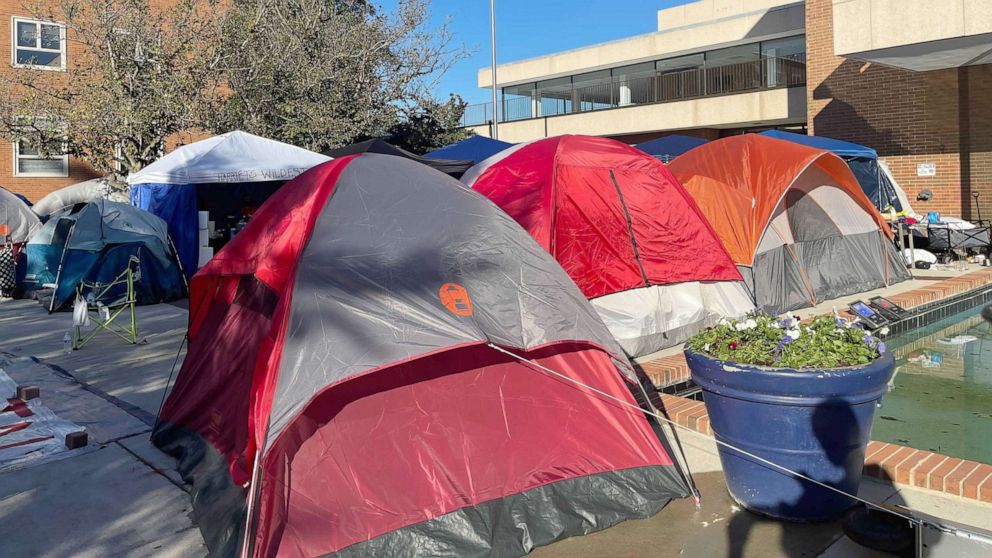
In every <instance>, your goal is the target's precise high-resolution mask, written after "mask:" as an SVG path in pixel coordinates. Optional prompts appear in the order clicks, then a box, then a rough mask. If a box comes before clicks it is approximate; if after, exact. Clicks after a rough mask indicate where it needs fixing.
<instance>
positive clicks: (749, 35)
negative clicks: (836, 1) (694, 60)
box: [479, 0, 805, 88]
mask: <svg viewBox="0 0 992 558" xmlns="http://www.w3.org/2000/svg"><path fill="white" fill-rule="evenodd" d="M740 2H745V3H748V2H755V3H772V4H779V3H780V2H771V1H770V0H764V1H763V0H737V3H740ZM703 4H705V5H707V6H711V5H716V4H720V2H719V1H718V0H705V2H703ZM804 25H805V19H804V17H803V5H802V4H801V3H799V4H789V5H788V6H787V7H782V8H779V9H773V10H771V11H758V12H751V13H747V14H742V15H740V16H739V17H734V18H730V19H724V20H719V21H714V22H711V23H707V24H702V25H690V26H683V27H679V28H677V29H670V30H667V31H664V32H659V33H649V34H646V35H639V36H637V37H631V38H629V39H622V40H619V41H612V42H609V43H601V44H598V45H592V46H589V47H585V48H579V49H575V50H569V51H565V52H559V53H556V54H552V55H549V56H541V57H538V58H531V59H529V60H521V61H519V62H511V63H508V64H501V65H500V66H499V67H498V68H497V77H498V78H499V85H500V86H506V85H513V84H517V83H527V82H530V81H536V80H542V79H550V78H553V77H559V76H567V75H572V74H577V73H582V72H588V71H593V70H598V69H604V68H614V67H618V66H624V65H627V64H635V63H637V62H642V61H647V60H656V59H658V58H665V57H669V56H678V55H680V54H686V53H691V52H700V51H704V50H711V49H713V48H720V47H723V46H731V45H735V44H743V43H752V42H756V41H759V40H762V39H769V38H775V37H784V36H789V35H797V34H800V33H802V31H803V27H804ZM491 86H492V69H491V68H483V69H481V70H479V87H483V88H488V87H491Z"/></svg>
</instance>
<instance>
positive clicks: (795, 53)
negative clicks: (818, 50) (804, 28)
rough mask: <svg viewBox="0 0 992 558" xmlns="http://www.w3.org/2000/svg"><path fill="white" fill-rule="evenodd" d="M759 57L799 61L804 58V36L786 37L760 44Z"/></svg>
mask: <svg viewBox="0 0 992 558" xmlns="http://www.w3.org/2000/svg"><path fill="white" fill-rule="evenodd" d="M761 55H762V56H770V57H775V58H791V59H793V60H800V59H803V58H805V56H806V36H805V35H798V36H796V37H786V38H784V39H776V40H774V41H763V42H762V43H761Z"/></svg>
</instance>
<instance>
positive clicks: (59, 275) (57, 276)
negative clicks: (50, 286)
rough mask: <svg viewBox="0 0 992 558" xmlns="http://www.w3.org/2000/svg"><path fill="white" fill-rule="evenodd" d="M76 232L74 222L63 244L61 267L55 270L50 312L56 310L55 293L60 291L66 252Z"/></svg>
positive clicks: (60, 259) (49, 304)
mask: <svg viewBox="0 0 992 558" xmlns="http://www.w3.org/2000/svg"><path fill="white" fill-rule="evenodd" d="M74 232H76V223H75V222H74V223H73V224H72V227H71V228H70V229H69V234H67V235H66V237H65V244H63V245H62V257H61V258H59V269H58V271H56V272H55V290H54V291H53V292H52V300H51V301H50V302H49V303H48V313H49V314H51V313H52V312H54V311H55V294H56V293H58V291H59V282H60V281H61V280H62V266H63V265H64V264H65V253H66V251H68V250H69V242H71V241H72V233H74Z"/></svg>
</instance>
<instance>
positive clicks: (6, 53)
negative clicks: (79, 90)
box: [0, 0, 97, 202]
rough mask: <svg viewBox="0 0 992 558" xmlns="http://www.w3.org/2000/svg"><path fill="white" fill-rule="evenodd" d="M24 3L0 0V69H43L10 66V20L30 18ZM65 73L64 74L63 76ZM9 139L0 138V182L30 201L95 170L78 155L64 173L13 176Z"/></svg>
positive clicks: (71, 49)
mask: <svg viewBox="0 0 992 558" xmlns="http://www.w3.org/2000/svg"><path fill="white" fill-rule="evenodd" d="M25 5H28V6H32V5H33V4H31V3H29V2H24V1H23V0H0V71H2V72H37V71H44V70H28V69H15V68H13V67H12V66H11V61H12V50H13V40H12V37H11V31H12V27H13V25H12V22H11V19H12V18H13V17H15V16H17V17H24V18H29V19H30V18H31V10H29V9H26V8H25ZM67 46H68V51H67V52H66V65H67V66H69V65H71V64H72V59H73V56H78V54H79V45H78V44H75V43H73V42H71V41H69V42H68V45H67ZM67 77H68V76H67ZM12 147H13V146H12V145H11V143H10V142H7V141H4V140H0V186H2V187H4V188H6V189H8V190H10V191H12V192H17V193H19V194H23V195H24V196H25V197H27V198H28V199H29V200H31V201H32V202H36V201H38V200H39V199H41V198H42V197H43V196H44V195H45V194H47V193H49V192H51V191H53V190H58V189H59V188H63V187H65V186H68V185H70V184H75V183H77V182H82V181H84V180H89V179H90V178H94V177H96V176H97V174H96V173H95V172H94V171H93V169H92V168H90V166H89V165H87V164H86V163H85V162H83V161H80V160H78V159H70V160H69V176H68V177H58V178H49V177H30V178H28V177H15V176H14V151H13V149H12Z"/></svg>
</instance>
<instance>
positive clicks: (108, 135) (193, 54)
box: [0, 0, 223, 176]
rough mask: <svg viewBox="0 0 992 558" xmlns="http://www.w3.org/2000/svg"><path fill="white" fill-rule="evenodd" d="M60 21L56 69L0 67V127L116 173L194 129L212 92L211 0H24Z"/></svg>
mask: <svg viewBox="0 0 992 558" xmlns="http://www.w3.org/2000/svg"><path fill="white" fill-rule="evenodd" d="M26 7H27V9H28V10H29V11H30V13H32V15H33V17H35V18H37V19H39V20H42V21H50V22H57V23H60V24H63V25H64V26H65V34H64V35H65V39H66V40H67V42H68V52H69V54H68V57H67V58H68V60H67V64H66V68H65V70H66V71H65V72H59V71H41V70H39V69H36V68H31V67H30V66H32V65H34V64H32V62H34V61H32V60H28V61H25V62H27V63H26V64H22V65H23V66H28V67H23V68H15V69H13V70H11V71H9V72H4V73H3V75H0V136H3V137H5V138H6V139H9V140H15V141H24V142H28V143H29V144H30V145H32V146H33V147H34V148H36V149H39V150H40V151H42V153H43V154H46V155H52V154H54V153H58V152H61V151H62V150H63V149H65V150H67V151H68V152H69V154H71V155H74V156H77V157H80V158H83V159H84V160H86V161H87V162H89V163H90V164H91V165H93V166H94V167H95V168H96V169H97V170H98V171H100V172H104V173H108V174H117V175H118V176H122V175H126V174H127V173H129V172H133V171H135V170H138V169H140V168H141V167H143V166H145V165H147V164H148V163H150V162H152V161H154V160H155V159H157V158H158V157H160V156H161V154H162V153H163V152H164V149H165V148H166V145H167V143H169V142H178V141H181V134H182V133H184V132H190V131H195V130H199V129H203V126H204V124H205V122H206V120H207V116H208V115H209V114H211V113H212V112H214V111H215V110H216V108H217V107H218V106H219V103H220V101H221V100H222V93H223V89H222V80H223V76H222V75H221V73H220V71H219V62H220V59H221V58H220V52H219V45H220V31H221V29H220V17H219V13H218V11H217V7H216V6H215V4H214V2H211V1H198V0H179V1H177V2H174V3H172V4H171V6H169V7H168V8H158V7H156V6H155V5H153V3H152V2H149V1H148V0H60V1H59V2H57V3H51V2H45V3H40V2H39V3H36V4H34V5H28V6H26Z"/></svg>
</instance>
